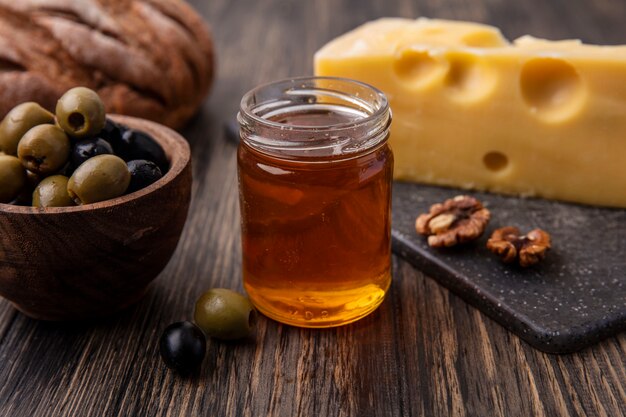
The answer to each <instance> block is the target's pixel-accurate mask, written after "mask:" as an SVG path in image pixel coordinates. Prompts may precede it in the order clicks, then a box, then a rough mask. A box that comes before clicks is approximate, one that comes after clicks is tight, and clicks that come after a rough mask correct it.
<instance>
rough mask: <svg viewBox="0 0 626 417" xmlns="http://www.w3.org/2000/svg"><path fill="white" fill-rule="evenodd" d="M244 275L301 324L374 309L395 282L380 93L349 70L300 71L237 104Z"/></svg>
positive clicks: (259, 294) (389, 164) (260, 299)
mask: <svg viewBox="0 0 626 417" xmlns="http://www.w3.org/2000/svg"><path fill="white" fill-rule="evenodd" d="M238 119H239V124H240V135H241V142H240V144H239V150H238V158H237V159H238V173H239V193H240V208H241V232H242V255H243V280H244V287H245V289H246V291H247V292H248V295H249V296H250V299H251V301H252V302H253V303H254V305H255V306H256V307H257V308H258V309H259V311H260V312H261V313H263V314H265V315H266V316H268V317H270V318H272V319H274V320H277V321H279V322H282V323H286V324H290V325H295V326H301V327H331V326H339V325H343V324H347V323H350V322H353V321H355V320H358V319H360V318H362V317H364V316H366V315H367V314H369V313H371V312H372V311H374V310H375V309H376V307H378V305H379V304H380V303H381V302H382V301H383V299H384V296H385V293H386V292H387V289H388V288H389V285H390V282H391V245H390V244H391V230H390V226H391V224H390V223H391V181H392V173H393V155H392V152H391V149H390V148H389V146H388V144H387V139H388V137H389V126H390V124H391V113H390V110H389V104H388V102H387V98H386V97H385V95H384V94H383V93H382V92H380V91H379V90H377V89H375V88H373V87H371V86H369V85H366V84H363V83H360V82H356V81H352V80H347V79H340V78H328V77H308V78H296V79H290V80H286V81H279V82H276V83H272V84H268V85H263V86H261V87H258V88H256V89H254V90H252V91H250V92H249V93H247V94H246V95H245V96H244V97H243V99H242V101H241V109H240V112H239V115H238Z"/></svg>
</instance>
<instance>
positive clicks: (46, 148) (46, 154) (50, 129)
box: [17, 125, 70, 175]
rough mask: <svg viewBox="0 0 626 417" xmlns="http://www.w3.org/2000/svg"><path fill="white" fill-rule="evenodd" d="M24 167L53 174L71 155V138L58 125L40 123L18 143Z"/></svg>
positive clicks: (41, 173)
mask: <svg viewBox="0 0 626 417" xmlns="http://www.w3.org/2000/svg"><path fill="white" fill-rule="evenodd" d="M17 156H18V157H19V158H20V161H22V165H24V168H26V169H28V170H29V171H32V172H34V173H35V174H40V175H47V174H53V173H55V172H56V171H58V170H59V169H61V168H62V167H63V165H65V163H66V162H67V160H68V158H69V156H70V140H69V138H68V137H67V135H66V134H65V132H63V130H61V129H60V128H59V127H58V126H55V125H39V126H35V127H33V128H32V129H30V130H29V131H28V132H26V134H25V135H24V136H23V137H22V140H20V143H19V144H18V145H17Z"/></svg>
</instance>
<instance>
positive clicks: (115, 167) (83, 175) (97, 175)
mask: <svg viewBox="0 0 626 417" xmlns="http://www.w3.org/2000/svg"><path fill="white" fill-rule="evenodd" d="M128 184H130V171H129V170H128V166H126V162H124V160H123V159H121V158H120V157H118V156H115V155H109V154H105V155H98V156H94V157H93V158H89V159H88V160H86V161H85V162H83V163H82V164H81V165H80V166H79V167H78V168H77V169H76V171H74V174H72V177H71V178H70V180H69V182H68V183H67V191H68V193H69V194H70V197H71V198H72V199H73V200H74V202H75V203H76V204H90V203H97V202H98V201H104V200H110V199H111V198H115V197H119V196H121V195H123V194H124V193H125V192H126V189H127V188H128Z"/></svg>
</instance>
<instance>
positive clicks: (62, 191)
mask: <svg viewBox="0 0 626 417" xmlns="http://www.w3.org/2000/svg"><path fill="white" fill-rule="evenodd" d="M68 181H69V178H67V177H65V176H63V175H53V176H51V177H48V178H45V179H44V180H43V181H41V182H40V183H39V185H38V186H37V188H35V191H34V192H33V206H34V207H68V206H73V205H74V201H73V200H72V198H71V197H70V195H69V194H68V192H67V183H68Z"/></svg>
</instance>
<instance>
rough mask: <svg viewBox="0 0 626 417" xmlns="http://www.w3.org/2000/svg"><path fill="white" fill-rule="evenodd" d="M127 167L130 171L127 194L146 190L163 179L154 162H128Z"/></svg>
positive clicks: (139, 160) (141, 160)
mask: <svg viewBox="0 0 626 417" xmlns="http://www.w3.org/2000/svg"><path fill="white" fill-rule="evenodd" d="M127 165H128V170H129V171H130V185H129V186H128V189H127V190H126V192H127V193H128V194H130V193H134V192H135V191H138V190H141V189H142V188H146V187H147V186H148V185H150V184H153V183H155V182H157V181H158V180H159V179H161V177H163V174H161V170H160V169H159V167H158V166H156V164H155V163H154V162H151V161H146V160H145V159H138V160H134V161H129V162H128V163H127Z"/></svg>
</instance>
